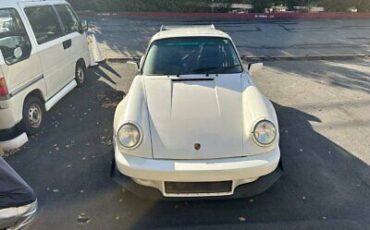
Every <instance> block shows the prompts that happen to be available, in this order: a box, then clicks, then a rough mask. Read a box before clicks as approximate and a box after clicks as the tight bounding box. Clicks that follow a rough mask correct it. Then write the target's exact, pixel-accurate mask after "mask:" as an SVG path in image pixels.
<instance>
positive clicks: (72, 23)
mask: <svg viewBox="0 0 370 230" xmlns="http://www.w3.org/2000/svg"><path fill="white" fill-rule="evenodd" d="M55 9H56V10H57V12H58V14H59V16H60V18H61V19H62V22H63V26H64V30H65V33H66V34H70V33H73V32H79V31H80V22H79V20H78V18H77V16H76V15H75V13H74V12H73V10H72V9H71V8H70V7H69V6H67V5H56V6H55Z"/></svg>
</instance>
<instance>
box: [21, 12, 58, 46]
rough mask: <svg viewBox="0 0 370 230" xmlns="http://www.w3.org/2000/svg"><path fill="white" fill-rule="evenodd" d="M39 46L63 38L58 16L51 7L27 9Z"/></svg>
mask: <svg viewBox="0 0 370 230" xmlns="http://www.w3.org/2000/svg"><path fill="white" fill-rule="evenodd" d="M25 12H26V15H27V17H28V20H29V21H30V24H31V26H32V29H33V32H34V34H35V36H36V40H37V43H38V44H43V43H45V42H48V41H51V40H54V39H56V38H59V37H61V36H63V33H62V29H61V27H60V24H59V21H58V18H57V15H56V14H55V12H54V10H53V8H52V7H51V6H36V7H28V8H26V9H25Z"/></svg>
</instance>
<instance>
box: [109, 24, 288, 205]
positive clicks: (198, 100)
mask: <svg viewBox="0 0 370 230" xmlns="http://www.w3.org/2000/svg"><path fill="white" fill-rule="evenodd" d="M140 63H141V64H140V65H139V66H140V70H139V74H138V75H137V76H136V77H135V79H134V81H133V83H132V86H131V89H130V91H129V93H128V95H127V96H126V97H125V98H124V99H123V101H122V102H120V103H119V105H118V107H117V109H116V113H115V117H114V152H115V157H114V158H115V161H114V162H115V163H114V167H113V178H114V179H115V181H117V182H118V183H120V184H121V185H122V186H124V187H125V188H126V189H127V190H129V191H131V192H133V193H135V194H138V195H141V196H144V197H151V198H161V197H166V198H173V197H212V196H232V197H245V196H253V195H256V194H258V193H261V192H263V191H265V190H266V189H267V188H268V187H270V186H271V185H272V184H273V183H274V182H275V181H276V180H277V179H278V178H279V177H280V175H281V174H282V167H281V164H280V162H281V159H280V149H279V127H278V120H277V116H276V113H275V110H274V107H273V104H272V103H271V102H270V101H269V100H267V99H266V98H265V97H264V96H263V95H262V93H261V92H260V91H259V90H258V89H257V87H256V86H255V85H254V84H253V82H252V79H251V77H250V75H249V74H250V73H252V72H254V71H256V70H257V69H260V68H261V64H254V65H250V67H249V70H245V69H244V67H243V65H242V62H241V59H240V57H239V55H238V53H237V51H236V48H235V45H234V43H233V42H232V39H231V37H230V36H229V35H227V34H226V33H224V32H222V31H219V30H217V29H215V27H214V26H193V27H165V26H164V27H162V29H161V31H160V32H159V33H157V34H156V35H155V36H154V37H153V38H152V39H151V41H150V44H149V48H148V50H147V53H146V55H145V57H144V58H142V60H141V62H140Z"/></svg>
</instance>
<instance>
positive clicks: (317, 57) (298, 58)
mask: <svg viewBox="0 0 370 230" xmlns="http://www.w3.org/2000/svg"><path fill="white" fill-rule="evenodd" d="M368 58H370V54H358V55H313V56H247V55H242V56H241V59H242V60H243V61H246V62H259V61H264V62H272V61H340V60H355V59H368ZM105 60H106V61H107V62H112V63H121V62H128V61H139V60H140V57H118V58H117V57H115V58H109V57H108V58H106V59H105Z"/></svg>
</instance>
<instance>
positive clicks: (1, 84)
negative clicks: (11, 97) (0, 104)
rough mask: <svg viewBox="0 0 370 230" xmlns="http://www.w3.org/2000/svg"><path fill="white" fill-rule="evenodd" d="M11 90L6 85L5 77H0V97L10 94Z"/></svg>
mask: <svg viewBox="0 0 370 230" xmlns="http://www.w3.org/2000/svg"><path fill="white" fill-rule="evenodd" d="M8 94H9V91H8V87H7V86H6V82H5V78H0V97H6V96H8Z"/></svg>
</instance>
